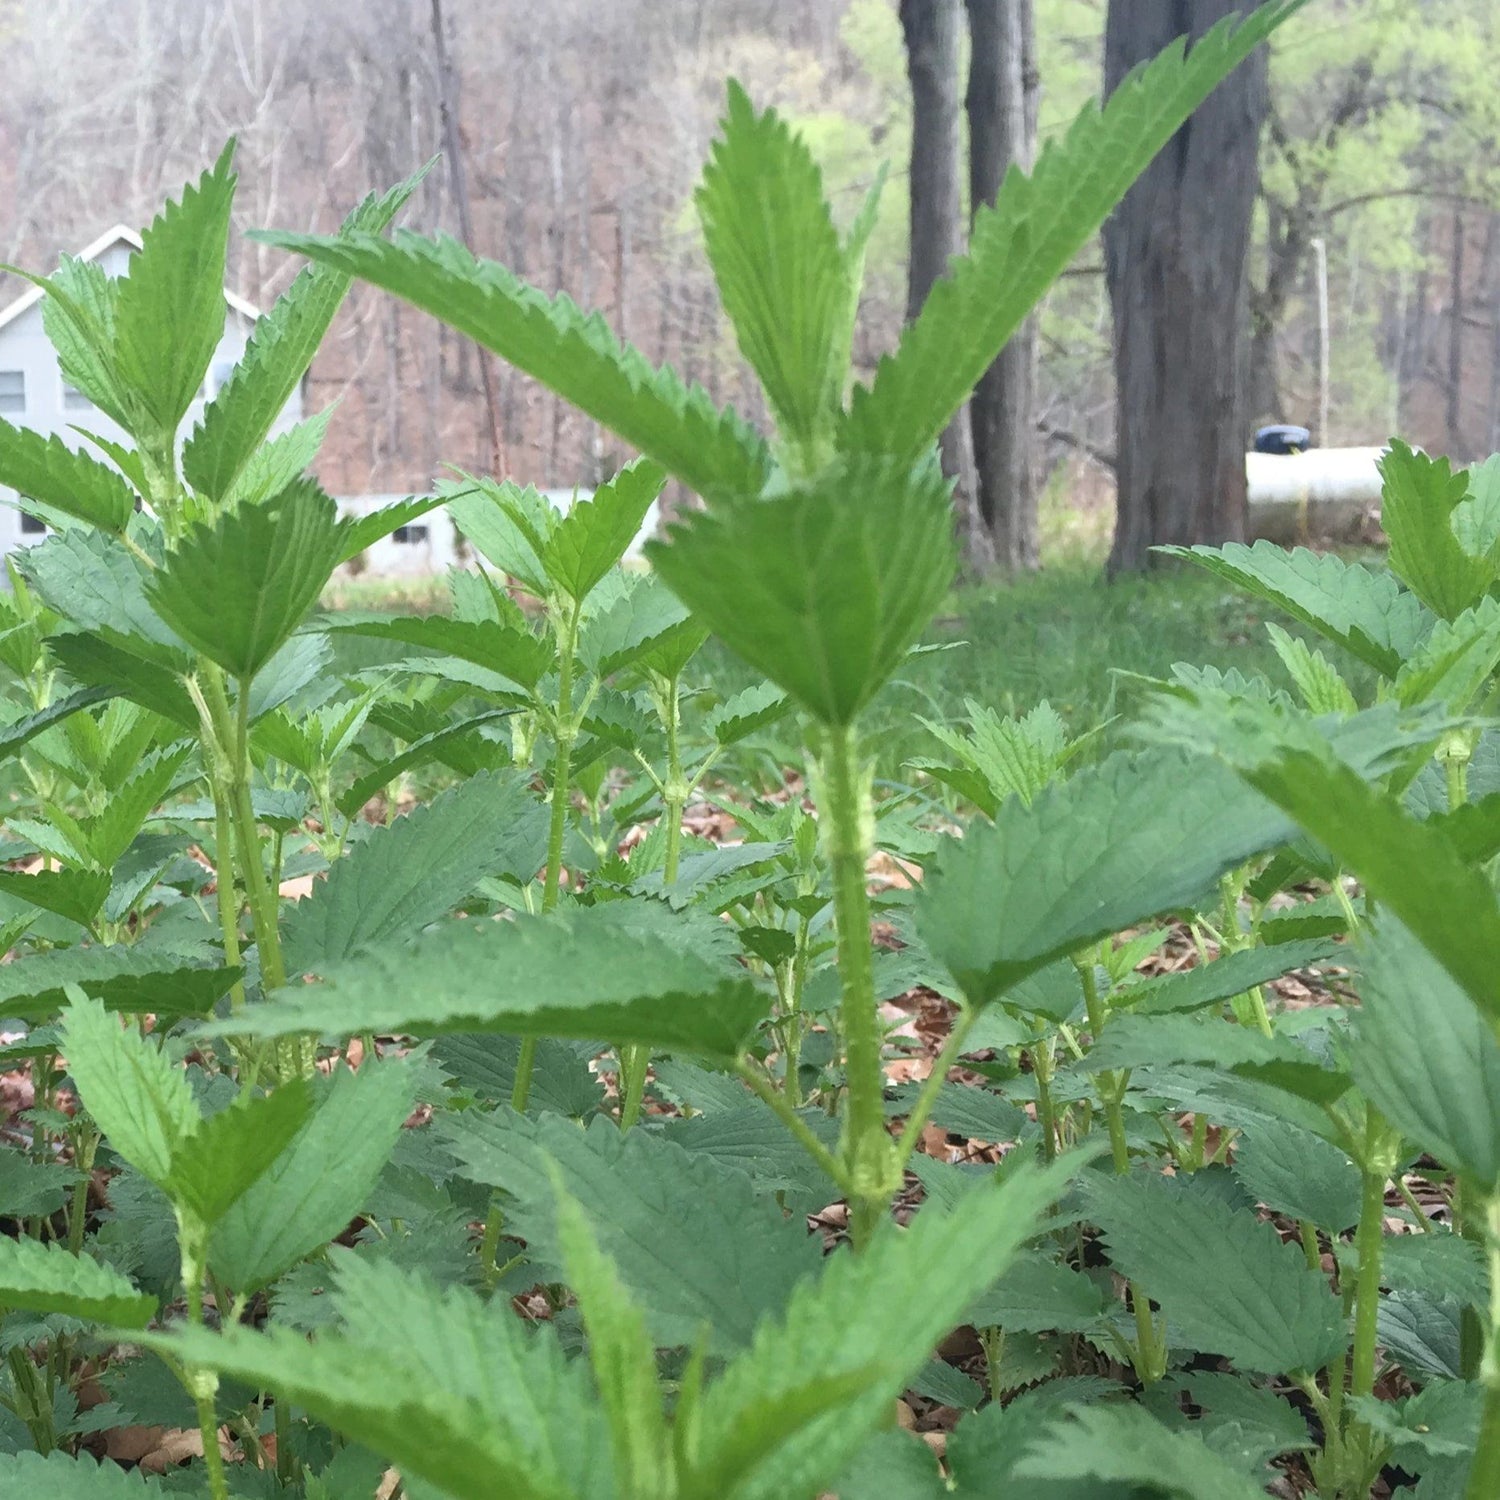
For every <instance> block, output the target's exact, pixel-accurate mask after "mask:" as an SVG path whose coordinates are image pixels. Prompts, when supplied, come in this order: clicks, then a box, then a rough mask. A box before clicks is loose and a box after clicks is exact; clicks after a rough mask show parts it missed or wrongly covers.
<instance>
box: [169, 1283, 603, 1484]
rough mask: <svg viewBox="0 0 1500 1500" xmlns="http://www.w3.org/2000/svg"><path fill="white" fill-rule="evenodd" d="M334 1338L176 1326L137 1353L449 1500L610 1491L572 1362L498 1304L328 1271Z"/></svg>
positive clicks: (580, 1377) (589, 1402)
mask: <svg viewBox="0 0 1500 1500" xmlns="http://www.w3.org/2000/svg"><path fill="white" fill-rule="evenodd" d="M336 1274H337V1278H338V1283H339V1290H338V1291H337V1293H336V1294H335V1300H336V1305H337V1307H338V1310H339V1312H340V1313H341V1314H342V1316H343V1318H344V1325H343V1327H342V1328H341V1329H340V1331H338V1332H337V1333H330V1334H327V1335H324V1336H323V1337H322V1338H319V1339H317V1340H315V1341H313V1342H311V1343H309V1342H308V1341H307V1340H306V1339H305V1338H303V1337H302V1336H301V1335H300V1334H298V1333H293V1332H291V1331H281V1330H273V1331H272V1332H271V1333H269V1334H264V1333H251V1332H249V1331H248V1330H246V1329H243V1328H236V1329H233V1330H230V1331H228V1332H226V1333H223V1334H219V1335H211V1334H208V1333H205V1332H202V1331H200V1330H195V1329H184V1330H181V1331H178V1332H176V1333H174V1334H172V1335H163V1334H158V1335H151V1336H148V1337H146V1338H145V1339H143V1340H142V1341H141V1342H143V1343H144V1344H146V1346H147V1347H149V1348H153V1349H156V1350H158V1351H160V1352H161V1353H163V1354H166V1355H169V1356H171V1357H173V1358H176V1359H178V1360H180V1361H182V1362H183V1363H185V1364H189V1365H198V1366H202V1367H205V1368H208V1369H214V1370H217V1371H219V1372H220V1373H221V1374H222V1375H227V1376H230V1377H232V1378H234V1379H236V1380H239V1381H242V1382H244V1383H245V1384H247V1385H250V1386H252V1387H255V1388H257V1389H266V1390H270V1391H273V1392H274V1393H275V1394H276V1395H277V1396H278V1397H280V1398H281V1399H283V1400H287V1401H291V1402H294V1403H295V1404H296V1405H297V1406H299V1407H301V1408H303V1409H304V1410H305V1411H307V1412H308V1413H309V1414H311V1415H312V1416H314V1417H316V1418H317V1419H318V1420H319V1421H321V1422H326V1423H327V1424H328V1425H329V1426H331V1427H332V1428H333V1429H334V1430H335V1431H337V1432H341V1433H343V1434H344V1435H345V1436H346V1437H349V1438H352V1439H353V1440H354V1441H355V1442H358V1443H363V1444H364V1445H365V1446H366V1447H368V1448H370V1449H372V1450H373V1451H375V1452H377V1453H380V1454H383V1455H385V1456H386V1457H388V1458H389V1459H390V1460H391V1461H392V1462H393V1463H395V1464H398V1465H399V1466H400V1468H401V1471H402V1473H403V1474H405V1475H408V1476H411V1477H413V1478H417V1479H424V1480H427V1481H429V1482H431V1483H432V1484H434V1485H436V1486H438V1487H439V1488H440V1489H441V1490H442V1491H443V1493H444V1494H447V1495H452V1496H454V1497H456V1500H494V1497H495V1496H496V1495H505V1496H507V1497H514V1500H587V1497H589V1496H592V1495H599V1494H607V1493H609V1485H610V1472H609V1456H608V1454H609V1449H608V1442H609V1438H608V1426H607V1424H606V1422H605V1420H604V1416H603V1413H602V1412H601V1411H600V1410H599V1407H598V1402H597V1399H596V1397H595V1394H594V1392H593V1390H592V1389H591V1388H590V1385H589V1382H588V1375H587V1371H586V1369H585V1367H584V1366H583V1364H582V1363H581V1362H573V1361H570V1360H568V1359H567V1357H566V1356H565V1355H564V1354H563V1352H562V1349H561V1346H560V1345H559V1343H558V1341H557V1339H556V1338H555V1337H554V1336H553V1335H552V1334H551V1333H550V1331H548V1332H547V1333H544V1334H542V1335H541V1336H534V1335H533V1334H532V1332H531V1330H530V1329H529V1328H528V1327H527V1326H526V1325H525V1324H524V1323H523V1322H522V1321H521V1320H520V1319H519V1318H517V1317H516V1315H515V1313H514V1312H513V1311H512V1309H511V1306H510V1303H509V1301H508V1300H507V1299H506V1298H504V1297H499V1298H496V1299H494V1300H493V1301H491V1302H487V1303H486V1302H483V1301H481V1300H480V1298H479V1297H478V1296H477V1295H476V1294H475V1293H474V1292H472V1291H470V1290H469V1289H468V1288H467V1287H451V1288H449V1289H447V1290H446V1291H439V1290H438V1289H437V1288H435V1287H434V1286H432V1284H431V1283H430V1282H428V1281H426V1280H424V1279H423V1278H421V1277H418V1276H414V1275H412V1274H410V1273H407V1272H403V1271H401V1270H399V1269H397V1268H396V1267H394V1266H390V1265H374V1264H366V1263H364V1262H362V1261H361V1260H359V1259H358V1258H356V1257H354V1256H352V1255H349V1254H340V1255H339V1257H338V1261H337V1273H336Z"/></svg>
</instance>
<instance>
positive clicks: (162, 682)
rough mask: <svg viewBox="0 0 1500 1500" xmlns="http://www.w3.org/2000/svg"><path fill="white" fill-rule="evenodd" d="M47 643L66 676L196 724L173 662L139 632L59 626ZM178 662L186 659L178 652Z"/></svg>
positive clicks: (185, 662)
mask: <svg viewBox="0 0 1500 1500" xmlns="http://www.w3.org/2000/svg"><path fill="white" fill-rule="evenodd" d="M47 649H48V650H49V651H50V652H51V653H52V655H53V656H54V657H55V658H56V660H57V664H58V665H59V666H60V667H61V668H62V669H63V671H65V672H66V673H67V674H68V676H69V677H71V678H73V679H74V680H75V681H77V682H81V683H85V684H87V685H88V686H89V687H91V688H97V689H101V690H103V692H104V693H106V694H107V695H109V696H118V697H122V698H128V699H129V700H130V701H131V702H132V703H135V704H139V705H140V707H142V708H146V709H150V710H151V712H152V713H158V714H160V715H161V716H162V717H163V718H166V719H170V720H171V721H172V722H173V723H174V724H176V725H178V726H179V727H181V728H184V729H196V728H198V727H199V726H198V711H197V709H196V708H194V707H193V700H192V699H191V698H190V697H189V696H188V692H187V689H186V688H185V687H184V686H183V684H182V679H181V677H180V675H179V674H178V672H177V671H176V670H174V668H173V666H169V665H166V664H164V663H163V662H162V661H160V660H159V659H157V658H158V656H159V654H160V653H159V650H158V648H156V647H155V646H154V645H153V643H152V642H151V641H149V640H146V639H144V638H142V637H140V636H136V635H122V634H120V633H118V632H116V631H111V630H91V631H61V632H59V633H58V634H57V635H54V636H51V637H49V638H48V641H47ZM181 665H182V666H183V668H187V666H188V665H189V658H188V657H187V654H186V652H184V653H183V657H182V663H181Z"/></svg>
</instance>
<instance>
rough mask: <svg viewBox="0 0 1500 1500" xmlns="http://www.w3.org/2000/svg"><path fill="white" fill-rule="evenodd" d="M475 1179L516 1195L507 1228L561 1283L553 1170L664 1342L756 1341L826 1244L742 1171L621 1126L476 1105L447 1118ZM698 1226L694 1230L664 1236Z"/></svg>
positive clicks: (731, 1344)
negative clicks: (584, 1124)
mask: <svg viewBox="0 0 1500 1500" xmlns="http://www.w3.org/2000/svg"><path fill="white" fill-rule="evenodd" d="M439 1128H440V1129H441V1131H442V1133H443V1136H444V1138H445V1141H446V1144H447V1146H448V1149H449V1151H450V1152H451V1153H452V1155H453V1156H454V1157H456V1158H457V1160H458V1161H459V1162H460V1163H461V1164H462V1168H463V1172H464V1175H465V1176H467V1177H470V1178H471V1179H473V1180H474V1181H476V1182H483V1183H487V1184H490V1185H492V1186H496V1187H500V1188H501V1189H503V1190H504V1192H505V1194H506V1203H505V1222H506V1225H507V1226H508V1232H511V1233H514V1234H515V1235H516V1236H518V1237H519V1238H521V1239H524V1240H525V1241H526V1254H527V1257H528V1259H529V1260H530V1261H531V1262H532V1264H533V1265H534V1266H535V1267H536V1268H537V1270H538V1273H539V1274H542V1273H543V1272H545V1274H546V1277H547V1279H556V1278H558V1277H560V1276H561V1275H562V1274H563V1272H564V1263H565V1260H566V1256H565V1253H564V1247H563V1244H562V1240H561V1237H560V1233H559V1228H558V1219H557V1194H556V1191H555V1188H554V1180H553V1173H554V1172H555V1171H557V1170H558V1169H559V1168H561V1170H562V1173H563V1180H564V1181H565V1182H566V1183H567V1184H568V1187H569V1191H570V1192H571V1193H572V1195H573V1197H574V1198H575V1199H576V1201H577V1203H578V1205H579V1208H580V1209H581V1211H582V1212H583V1213H584V1215H585V1216H586V1218H587V1219H588V1222H589V1225H590V1227H591V1228H592V1230H593V1233H594V1235H595V1236H596V1238H597V1239H598V1241H599V1245H600V1248H601V1249H602V1250H603V1252H604V1253H605V1255H607V1256H608V1257H609V1258H610V1260H611V1261H613V1262H614V1264H615V1267H616V1269H617V1272H618V1274H619V1276H620V1279H621V1281H622V1282H623V1283H624V1285H625V1286H626V1287H627V1288H628V1289H629V1291H630V1294H631V1295H632V1297H634V1299H635V1300H636V1301H637V1302H638V1303H639V1304H640V1306H641V1307H642V1309H643V1310H644V1312H645V1314H646V1317H647V1319H648V1322H649V1324H650V1327H651V1332H652V1336H653V1337H654V1338H655V1339H656V1341H657V1343H658V1344H661V1345H678V1344H694V1343H696V1342H697V1341H698V1340H699V1339H700V1338H701V1337H704V1336H706V1337H707V1339H708V1341H709V1348H710V1350H711V1351H712V1352H714V1353H728V1352H730V1351H732V1350H734V1349H738V1348H741V1347H743V1346H744V1345H745V1344H747V1343H748V1342H749V1341H750V1339H751V1337H752V1335H753V1333H754V1331H755V1328H756V1324H757V1323H758V1322H759V1321H760V1319H761V1318H763V1317H765V1316H767V1315H768V1314H771V1313H774V1312H777V1311H779V1310H780V1309H781V1308H782V1307H783V1306H784V1305H785V1303H786V1299H787V1296H788V1295H789V1293H790V1291H791V1288H792V1287H793V1285H794V1284H795V1283H796V1282H797V1281H799V1280H800V1279H801V1278H802V1277H804V1276H806V1275H808V1274H809V1273H810V1272H811V1271H813V1270H814V1269H815V1268H816V1267H817V1265H818V1262H819V1249H818V1247H817V1245H816V1244H814V1242H813V1241H811V1240H810V1239H809V1238H808V1237H807V1232H806V1229H805V1227H804V1225H803V1223H802V1222H801V1221H800V1220H797V1219H791V1220H789V1219H787V1218H786V1217H785V1216H784V1215H783V1214H782V1211H781V1209H780V1208H779V1207H778V1206H777V1205H776V1203H775V1202H773V1201H772V1200H771V1199H770V1198H768V1197H767V1196H766V1195H765V1194H762V1193H758V1192H757V1190H756V1188H755V1185H754V1184H753V1183H752V1182H751V1180H750V1178H749V1177H748V1176H746V1175H745V1174H744V1173H743V1172H740V1171H737V1170H735V1169H733V1168H731V1167H726V1166H723V1165H721V1164H720V1163H718V1162H715V1161H713V1160H710V1159H708V1158H706V1157H699V1156H695V1155H694V1154H693V1153H691V1152H689V1151H686V1150H684V1149H683V1148H682V1147H681V1146H679V1145H677V1144H675V1143H674V1142H672V1141H667V1140H662V1139H661V1138H660V1137H656V1136H651V1135H647V1134H645V1133H644V1132H642V1131H640V1130H632V1131H630V1132H629V1133H628V1134H626V1135H621V1134H620V1132H619V1130H618V1129H617V1128H616V1126H615V1125H614V1124H613V1122H612V1121H608V1120H603V1119H596V1120H595V1121H594V1122H593V1123H592V1124H590V1125H589V1126H588V1128H587V1129H585V1130H580V1129H579V1128H578V1126H577V1125H575V1124H574V1123H573V1122H572V1121H571V1120H568V1119H565V1118H563V1117H562V1116H560V1115H551V1114H549V1115H539V1116H536V1117H532V1116H529V1115H528V1116H521V1115H517V1114H514V1113H512V1112H511V1111H510V1110H499V1111H496V1112H495V1113H493V1114H481V1113H480V1112H479V1111H477V1110H465V1111H464V1112H463V1113H461V1114H457V1115H453V1116H450V1117H446V1118H444V1119H443V1120H442V1121H441V1122H440V1125H439ZM685 1223H691V1224H692V1226H693V1232H692V1234H691V1235H681V1234H663V1233H662V1232H661V1226H662V1225H664V1224H685Z"/></svg>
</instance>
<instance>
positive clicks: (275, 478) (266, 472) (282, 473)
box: [199, 406, 352, 562]
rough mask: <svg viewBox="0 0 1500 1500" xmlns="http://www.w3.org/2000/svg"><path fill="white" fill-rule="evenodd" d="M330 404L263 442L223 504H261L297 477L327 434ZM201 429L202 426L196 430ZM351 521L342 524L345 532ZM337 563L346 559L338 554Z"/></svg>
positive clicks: (314, 455) (320, 447)
mask: <svg viewBox="0 0 1500 1500" xmlns="http://www.w3.org/2000/svg"><path fill="white" fill-rule="evenodd" d="M333 410H334V409H333V407H331V406H330V407H327V408H326V409H325V410H323V411H320V412H318V413H317V414H316V415H315V416H311V417H309V418H308V419H307V420H306V421H305V422H298V423H297V425H296V426H295V427H293V428H291V429H290V430H288V431H286V432H283V433H282V434H281V435H280V436H279V437H274V438H272V439H271V440H270V441H269V442H265V443H262V444H261V445H260V447H258V448H257V449H256V450H255V451H254V452H253V453H252V454H251V455H250V457H249V458H248V459H246V460H245V464H244V467H243V468H241V469H240V471H239V473H238V474H237V475H236V476H235V479H234V483H233V484H232V485H230V487H229V489H228V490H227V491H226V492H225V495H224V500H223V503H224V504H225V505H264V504H265V503H266V501H268V500H272V499H274V498H275V497H276V496H277V495H279V494H280V493H281V492H282V491H283V490H284V489H286V487H287V486H288V485H290V484H293V483H295V482H296V481H297V480H298V479H300V478H301V477H302V476H303V475H304V474H305V473H306V472H307V471H308V470H309V469H310V468H311V467H312V466H313V461H314V460H315V459H316V458H317V456H318V454H319V452H320V451H321V450H322V447H323V439H324V438H325V437H326V436H327V434H328V424H329V422H330V421H331V420H332V419H333ZM199 430H200V431H201V429H199ZM351 524H352V523H351V522H350V521H348V520H346V521H345V523H344V534H345V535H347V534H348V529H349V527H350V525H351ZM339 561H340V562H347V561H348V558H347V557H341V558H340V559H339Z"/></svg>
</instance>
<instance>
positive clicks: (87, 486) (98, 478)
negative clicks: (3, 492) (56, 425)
mask: <svg viewBox="0 0 1500 1500" xmlns="http://www.w3.org/2000/svg"><path fill="white" fill-rule="evenodd" d="M0 484H3V485H5V486H7V487H8V488H10V489H13V490H15V491H16V492H17V493H18V494H19V495H21V496H23V497H25V498H29V499H32V500H39V501H41V503H42V504H43V505H48V506H51V507H52V509H54V510H60V511H61V512H62V513H63V514H64V515H68V516H72V517H74V518H75V519H76V520H79V521H86V522H87V523H88V524H89V525H90V526H97V527H99V529H100V530H101V531H108V532H112V533H115V534H119V533H121V532H123V531H124V530H125V527H126V526H127V525H128V524H129V522H130V518H131V516H132V515H133V514H134V513H135V491H134V490H132V489H131V488H130V486H129V485H128V484H127V483H126V482H125V481H124V480H123V479H122V478H121V477H120V476H119V475H118V474H117V473H115V471H114V470H113V469H110V468H106V467H105V465H103V464H101V463H100V462H99V460H98V459H96V458H90V457H89V456H88V454H86V453H78V452H75V451H74V450H73V449H72V448H70V447H68V445H67V444H66V443H65V442H63V440H62V439H61V438H60V437H55V436H54V437H44V436H43V435H42V434H41V433H40V432H36V431H34V430H32V429H31V428H29V427H12V426H11V424H10V423H9V422H7V421H5V420H4V419H3V418H0Z"/></svg>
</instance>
